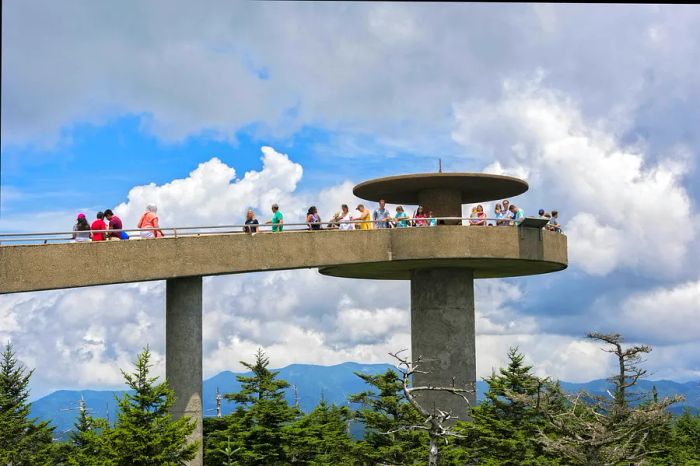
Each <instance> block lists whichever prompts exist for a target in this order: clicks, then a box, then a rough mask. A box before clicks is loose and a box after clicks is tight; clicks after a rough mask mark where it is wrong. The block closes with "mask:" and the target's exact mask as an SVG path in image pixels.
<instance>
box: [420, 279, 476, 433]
mask: <svg viewBox="0 0 700 466" xmlns="http://www.w3.org/2000/svg"><path fill="white" fill-rule="evenodd" d="M411 353H412V358H413V361H414V362H415V361H416V360H417V358H418V357H419V356H420V357H421V364H420V367H419V370H421V371H427V372H428V373H427V374H414V375H413V386H421V385H432V386H435V387H451V386H452V384H453V380H454V386H455V387H459V388H468V389H472V390H473V389H474V388H475V385H476V345H475V335H474V272H473V271H472V270H468V269H425V270H414V271H413V272H412V276H411ZM468 398H469V404H471V405H472V406H473V405H474V404H475V403H476V393H471V394H469V395H468ZM419 399H420V402H421V403H422V404H423V406H424V407H425V408H427V409H428V410H432V409H433V408H435V407H436V408H439V409H441V410H443V411H452V414H453V415H455V416H457V417H459V418H460V419H462V420H466V419H468V418H469V414H468V404H467V403H466V402H465V401H464V399H463V398H461V397H459V396H456V395H454V394H452V393H448V392H422V393H421V394H420V398H419Z"/></svg>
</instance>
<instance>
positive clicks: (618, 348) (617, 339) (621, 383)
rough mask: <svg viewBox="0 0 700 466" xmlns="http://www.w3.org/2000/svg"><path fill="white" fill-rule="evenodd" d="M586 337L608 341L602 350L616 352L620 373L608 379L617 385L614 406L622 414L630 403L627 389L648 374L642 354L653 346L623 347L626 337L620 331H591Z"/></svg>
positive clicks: (649, 350)
mask: <svg viewBox="0 0 700 466" xmlns="http://www.w3.org/2000/svg"><path fill="white" fill-rule="evenodd" d="M586 338H588V339H591V340H596V341H602V342H604V343H607V344H608V345H610V346H609V347H608V348H602V350H603V351H605V352H607V353H611V354H614V355H615V357H616V358H617V364H618V373H617V374H616V375H614V376H612V377H610V378H609V379H608V380H610V381H611V382H612V383H613V385H614V386H615V391H614V393H613V394H612V396H613V399H614V400H615V404H614V408H615V411H616V414H620V415H622V414H624V411H625V410H626V409H627V407H628V405H629V403H628V401H629V400H628V396H629V394H628V392H627V389H628V388H630V387H632V386H634V385H636V384H637V382H638V381H639V379H641V378H643V377H645V376H646V375H647V371H646V369H643V368H642V367H641V364H643V363H644V362H646V360H645V359H643V356H642V355H644V354H648V353H651V346H648V345H634V346H630V347H629V348H623V347H622V343H623V342H624V339H623V338H622V336H621V335H620V334H619V333H614V334H605V333H599V332H590V333H588V334H586Z"/></svg>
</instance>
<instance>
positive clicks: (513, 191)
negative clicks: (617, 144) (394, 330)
mask: <svg viewBox="0 0 700 466" xmlns="http://www.w3.org/2000/svg"><path fill="white" fill-rule="evenodd" d="M527 189H528V185H527V183H526V182H525V181H523V180H519V179H517V178H511V177H506V176H499V175H487V174H480V173H479V174H475V173H430V174H413V175H402V176H394V177H388V178H380V179H376V180H370V181H367V182H364V183H361V184H359V185H357V186H356V187H355V188H354V193H355V194H356V195H357V196H358V197H361V198H363V199H368V200H372V201H379V200H380V199H384V200H386V201H387V202H389V203H392V204H408V205H415V204H420V205H423V206H424V207H426V209H427V210H430V211H432V216H433V217H437V218H444V219H443V220H444V224H442V225H437V226H435V227H424V228H418V227H414V228H395V229H375V230H353V231H339V230H325V231H285V232H284V233H270V232H260V233H257V234H254V235H249V234H245V233H242V232H241V233H227V234H211V233H207V234H202V235H201V236H180V237H165V238H159V239H154V240H139V241H108V242H94V243H62V244H42V245H37V244H32V245H16V246H2V247H0V294H4V293H20V292H28V291H41V290H53V289H62V288H76V287H84V286H94V285H107V284H115V283H130V282H141V281H150V280H166V281H167V282H166V283H167V285H166V377H167V379H168V381H169V383H170V386H171V387H172V388H173V390H174V391H175V395H176V404H175V406H174V408H173V414H174V415H175V416H182V415H187V416H191V417H192V418H194V419H195V420H197V426H196V430H195V432H194V434H193V435H192V438H193V439H196V440H199V441H200V449H199V453H198V456H197V458H196V459H195V460H193V461H192V462H191V463H190V465H192V466H200V465H201V464H202V461H203V460H202V457H203V456H202V455H203V451H202V446H201V441H202V402H201V384H202V277H203V276H213V275H225V274H238V273H251V272H262V271H273V270H289V269H302V268H318V269H319V271H320V273H322V274H324V275H328V276H335V277H346V278H364V279H381V280H410V282H411V352H412V358H413V359H414V362H415V361H416V360H417V359H420V364H421V367H420V369H421V371H422V372H420V373H418V372H417V373H415V374H414V377H413V384H414V386H416V385H418V386H426V385H428V386H433V387H440V386H441V387H450V386H452V387H460V388H465V387H466V388H467V389H469V388H472V389H475V384H476V338H475V310H474V279H480V278H484V279H485V278H497V277H515V276H521V275H535V274H542V273H549V272H556V271H560V270H563V269H565V268H566V267H567V264H568V259H567V239H566V236H564V235H562V234H560V233H554V232H551V231H546V230H543V229H542V228H539V227H536V228H530V227H525V226H519V227H513V226H494V227H487V226H462V225H461V223H462V221H461V220H459V219H461V218H462V204H464V203H476V202H485V201H489V200H494V199H503V198H506V197H513V196H516V195H518V194H521V193H523V192H525V191H526V190H527ZM515 203H516V204H517V201H516V202H515ZM534 223H535V225H536V226H541V225H537V222H536V221H534ZM339 252H341V253H340V254H339ZM105 258H109V259H110V261H109V264H108V266H105V265H104V260H103V259H105ZM399 349H400V348H396V350H399ZM467 397H468V401H465V400H464V399H463V398H461V397H458V396H455V395H453V394H450V393H446V392H421V393H420V395H419V397H418V399H419V400H421V401H422V402H423V403H425V405H424V406H427V407H429V408H427V409H431V408H437V409H441V410H443V411H449V412H452V413H453V414H454V415H455V416H457V417H459V418H461V419H469V406H470V405H473V404H474V403H475V402H476V393H475V391H473V392H471V393H470V394H469V395H467Z"/></svg>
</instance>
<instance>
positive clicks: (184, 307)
mask: <svg viewBox="0 0 700 466" xmlns="http://www.w3.org/2000/svg"><path fill="white" fill-rule="evenodd" d="M165 377H166V378H167V379H168V383H169V384H170V388H172V389H173V390H174V391H175V398H176V401H175V405H174V406H173V408H172V414H173V416H174V417H176V418H178V417H181V416H190V417H191V418H193V419H194V420H195V421H196V422H197V424H196V427H195V430H194V432H193V433H192V436H191V440H197V441H199V451H198V453H197V456H196V457H195V459H194V460H193V461H192V462H190V463H189V464H190V466H202V465H203V462H204V449H203V428H202V277H191V278H173V279H170V280H168V281H167V284H166V292H165Z"/></svg>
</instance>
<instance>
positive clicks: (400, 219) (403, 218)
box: [394, 206, 408, 228]
mask: <svg viewBox="0 0 700 466" xmlns="http://www.w3.org/2000/svg"><path fill="white" fill-rule="evenodd" d="M407 219H408V215H407V214H406V212H404V210H403V207H402V206H398V207H397V208H396V215H395V216H394V221H395V222H396V227H397V228H408V222H407Z"/></svg>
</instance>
